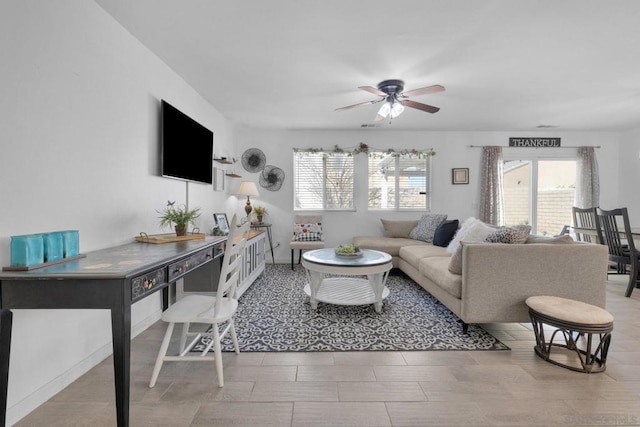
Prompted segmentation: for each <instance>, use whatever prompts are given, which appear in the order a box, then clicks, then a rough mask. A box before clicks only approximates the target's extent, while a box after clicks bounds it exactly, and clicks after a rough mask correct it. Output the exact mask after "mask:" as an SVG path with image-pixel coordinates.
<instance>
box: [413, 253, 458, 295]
mask: <svg viewBox="0 0 640 427" xmlns="http://www.w3.org/2000/svg"><path fill="white" fill-rule="evenodd" d="M448 267H449V258H447V257H440V256H434V257H429V258H423V259H422V260H420V268H419V269H418V270H419V271H420V273H421V274H422V275H424V276H426V277H428V278H429V279H430V280H431V281H432V282H434V283H435V284H436V285H438V286H440V287H441V288H442V289H444V290H445V291H447V292H448V293H450V294H451V295H453V296H454V297H456V298H461V297H462V276H460V275H457V274H453V273H451V272H450V271H449V270H448Z"/></svg>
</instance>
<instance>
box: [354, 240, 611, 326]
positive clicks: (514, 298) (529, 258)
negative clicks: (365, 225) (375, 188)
mask: <svg viewBox="0 0 640 427" xmlns="http://www.w3.org/2000/svg"><path fill="white" fill-rule="evenodd" d="M353 244H354V245H356V246H358V247H360V248H364V249H376V250H380V251H384V252H387V253H389V254H390V255H391V256H392V257H393V260H394V266H396V267H398V268H400V270H402V271H403V272H404V273H406V274H407V275H408V276H409V277H411V278H412V279H413V280H415V281H416V282H417V283H419V284H420V286H422V287H423V288H424V289H425V290H427V291H428V292H429V293H430V294H431V295H433V296H434V297H436V298H437V299H438V300H439V301H440V302H442V303H443V304H444V305H445V306H447V307H448V308H449V309H450V310H451V311H452V312H453V313H454V314H455V315H456V316H458V317H459V318H460V319H461V320H462V322H463V327H464V329H465V330H466V329H467V326H468V324H470V323H492V322H527V321H529V314H528V309H527V307H526V305H525V302H524V301H525V299H526V298H527V297H529V296H533V295H553V296H559V297H564V298H570V299H575V300H578V301H584V302H587V303H589V304H594V305H596V306H598V307H602V308H605V303H606V298H605V292H606V282H607V273H606V272H607V249H606V248H605V247H604V246H603V245H595V244H587V243H569V244H557V243H524V244H500V243H496V244H484V243H469V244H467V243H465V244H464V245H463V249H462V274H461V275H458V274H453V273H451V272H450V271H449V269H448V267H449V263H450V259H451V255H450V254H449V253H448V252H447V250H446V248H444V247H439V246H433V245H431V244H429V243H425V242H422V241H417V240H413V239H407V238H398V237H371V236H361V237H355V238H354V239H353Z"/></svg>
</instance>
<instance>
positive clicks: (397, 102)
mask: <svg viewBox="0 0 640 427" xmlns="http://www.w3.org/2000/svg"><path fill="white" fill-rule="evenodd" d="M358 89H362V90H364V91H366V92H369V93H372V94H374V95H378V96H380V97H381V98H380V99H376V100H373V101H366V102H361V103H359V104H354V105H348V106H346V107H341V108H336V111H338V110H348V109H350V108H355V107H360V106H363V105H370V104H377V103H378V102H382V101H385V102H384V104H382V107H380V109H379V110H378V113H377V114H376V117H375V119H373V120H374V121H376V122H378V121H380V120H384V119H385V118H386V117H391V118H392V119H394V118H396V117H398V116H399V115H400V114H402V112H403V111H404V107H411V108H415V109H417V110H421V111H425V112H427V113H436V112H438V111H439V110H440V108H438V107H434V106H432V105H427V104H423V103H421V102H416V101H412V100H410V99H409V98H410V97H412V96H418V95H427V94H429V93H438V92H443V91H444V86H440V85H433V86H427V87H423V88H419V89H413V90H410V91H407V92H403V90H404V82H403V81H402V80H384V81H382V82H380V83H378V88H377V89H376V88H375V87H372V86H358Z"/></svg>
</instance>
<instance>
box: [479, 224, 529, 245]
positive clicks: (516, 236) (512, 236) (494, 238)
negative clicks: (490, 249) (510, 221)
mask: <svg viewBox="0 0 640 427" xmlns="http://www.w3.org/2000/svg"><path fill="white" fill-rule="evenodd" d="M527 237H528V233H525V232H524V231H520V230H517V229H515V228H512V227H499V228H498V229H497V230H496V231H494V232H493V233H491V234H489V235H488V236H487V237H486V238H485V241H487V242H489V243H524V242H526V241H527Z"/></svg>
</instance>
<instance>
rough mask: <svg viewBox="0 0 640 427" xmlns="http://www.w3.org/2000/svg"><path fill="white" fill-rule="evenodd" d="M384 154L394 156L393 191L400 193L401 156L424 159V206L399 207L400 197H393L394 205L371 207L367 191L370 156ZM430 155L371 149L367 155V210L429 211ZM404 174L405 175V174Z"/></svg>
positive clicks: (369, 185) (430, 191)
mask: <svg viewBox="0 0 640 427" xmlns="http://www.w3.org/2000/svg"><path fill="white" fill-rule="evenodd" d="M384 155H389V156H392V157H393V158H394V161H395V165H394V171H395V175H394V187H395V188H394V191H395V193H396V194H400V191H399V190H400V179H399V178H401V177H402V176H403V175H402V173H401V169H400V161H401V160H402V159H403V158H406V159H415V158H416V157H417V158H418V159H419V160H424V162H425V168H426V170H425V175H424V177H425V195H424V197H425V203H424V207H401V206H400V197H395V201H394V206H393V207H389V208H383V207H372V206H371V205H370V204H369V201H370V199H369V192H370V190H371V181H370V176H371V175H370V167H371V163H370V162H371V159H372V157H373V158H375V157H383V156H384ZM431 157H432V156H431V155H427V156H425V157H424V158H422V157H421V156H416V155H414V154H402V153H385V152H382V151H371V152H369V153H368V155H367V178H366V179H367V210H369V211H378V212H431V201H432V189H431V188H432V187H431V186H432V166H431ZM405 176H406V175H405Z"/></svg>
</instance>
